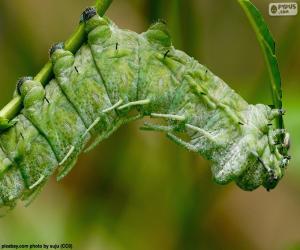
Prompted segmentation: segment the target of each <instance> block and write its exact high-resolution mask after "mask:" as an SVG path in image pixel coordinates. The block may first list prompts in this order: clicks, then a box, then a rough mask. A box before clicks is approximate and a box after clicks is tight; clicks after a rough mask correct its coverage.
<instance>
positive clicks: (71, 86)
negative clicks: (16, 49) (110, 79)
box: [50, 44, 117, 135]
mask: <svg viewBox="0 0 300 250" xmlns="http://www.w3.org/2000/svg"><path fill="white" fill-rule="evenodd" d="M50 54H51V61H52V64H53V71H54V75H55V77H56V79H57V82H58V85H59V86H60V88H61V90H62V92H63V93H64V95H65V96H66V98H67V99H68V100H69V102H70V103H71V104H72V105H73V107H74V109H75V110H76V111H77V113H78V114H79V116H80V117H81V119H82V120H83V122H84V124H85V126H86V127H87V128H88V129H87V130H86V131H85V133H84V134H85V135H86V134H87V133H89V132H90V133H92V134H95V133H103V132H105V131H107V130H110V129H111V124H113V121H114V120H115V119H116V118H117V114H116V112H114V109H110V108H111V106H112V104H111V102H110V99H109V96H108V94H107V92H106V87H105V85H104V82H103V80H102V78H101V75H99V72H98V70H97V67H96V65H95V63H94V59H93V56H92V53H91V50H90V48H89V46H88V45H83V46H82V47H81V48H80V49H79V51H78V52H77V53H76V55H75V56H74V55H73V54H72V53H71V52H70V51H66V50H64V48H63V45H61V44H58V45H54V46H53V47H52V49H51V53H50ZM103 110H104V111H105V110H106V111H112V112H109V113H107V114H106V112H103ZM98 120H99V121H98ZM95 121H98V122H96V123H95Z"/></svg>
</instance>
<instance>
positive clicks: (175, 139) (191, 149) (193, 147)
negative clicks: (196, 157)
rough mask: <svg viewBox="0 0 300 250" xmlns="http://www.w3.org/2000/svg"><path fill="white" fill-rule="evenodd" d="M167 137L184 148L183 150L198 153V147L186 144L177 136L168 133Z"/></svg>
mask: <svg viewBox="0 0 300 250" xmlns="http://www.w3.org/2000/svg"><path fill="white" fill-rule="evenodd" d="M167 137H168V138H169V139H170V140H171V141H173V142H175V143H176V144H178V145H179V146H182V147H183V148H185V149H187V150H189V151H192V152H198V150H197V147H195V146H194V145H192V144H190V143H188V142H185V141H184V140H182V139H180V138H179V137H177V136H176V135H174V134H172V133H167Z"/></svg>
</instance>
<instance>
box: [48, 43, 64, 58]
mask: <svg viewBox="0 0 300 250" xmlns="http://www.w3.org/2000/svg"><path fill="white" fill-rule="evenodd" d="M59 49H64V43H63V42H60V43H55V44H53V45H52V46H51V48H50V50H49V56H50V57H51V56H52V55H53V53H54V52H55V51H57V50H59Z"/></svg>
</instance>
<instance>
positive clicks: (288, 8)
mask: <svg viewBox="0 0 300 250" xmlns="http://www.w3.org/2000/svg"><path fill="white" fill-rule="evenodd" d="M297 14H298V3H296V2H289V3H288V2H286V3H270V4H269V15H270V16H296V15H297Z"/></svg>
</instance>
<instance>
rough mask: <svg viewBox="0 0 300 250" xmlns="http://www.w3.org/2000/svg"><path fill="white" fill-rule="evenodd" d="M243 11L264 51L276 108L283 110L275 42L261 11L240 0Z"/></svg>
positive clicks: (246, 1) (280, 119)
mask: <svg viewBox="0 0 300 250" xmlns="http://www.w3.org/2000/svg"><path fill="white" fill-rule="evenodd" d="M238 2H239V3H240V5H241V6H242V8H243V10H244V11H245V13H246V15H247V17H248V19H249V21H250V23H251V25H252V27H253V29H254V31H255V33H256V36H257V39H258V42H259V44H260V46H261V48H262V50H263V54H264V57H265V61H266V64H267V68H268V72H269V77H270V82H271V89H272V97H273V104H274V106H275V108H278V109H281V108H282V89H281V76H280V71H279V66H278V61H277V57H276V54H275V41H274V39H273V36H272V34H271V32H270V30H269V28H268V25H267V23H266V21H265V20H264V18H263V16H262V14H261V13H260V11H259V10H258V9H257V8H256V7H255V6H254V5H253V4H252V3H251V2H250V1H249V0H238ZM277 125H278V127H279V128H283V119H282V116H279V117H278V119H277Z"/></svg>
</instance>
